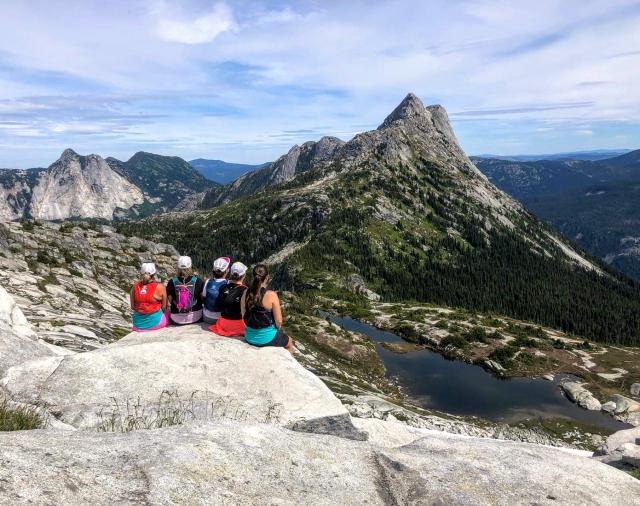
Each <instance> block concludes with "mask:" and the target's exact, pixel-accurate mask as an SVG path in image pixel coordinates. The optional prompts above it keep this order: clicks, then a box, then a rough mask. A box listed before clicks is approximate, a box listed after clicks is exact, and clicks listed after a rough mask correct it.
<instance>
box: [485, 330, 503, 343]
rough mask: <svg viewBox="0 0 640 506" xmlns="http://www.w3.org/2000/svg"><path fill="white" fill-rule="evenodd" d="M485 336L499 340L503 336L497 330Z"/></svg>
mask: <svg viewBox="0 0 640 506" xmlns="http://www.w3.org/2000/svg"><path fill="white" fill-rule="evenodd" d="M487 337H488V338H489V339H499V340H500V341H502V339H503V337H504V336H503V335H502V334H501V333H500V332H498V331H497V330H494V331H493V332H491V334H487Z"/></svg>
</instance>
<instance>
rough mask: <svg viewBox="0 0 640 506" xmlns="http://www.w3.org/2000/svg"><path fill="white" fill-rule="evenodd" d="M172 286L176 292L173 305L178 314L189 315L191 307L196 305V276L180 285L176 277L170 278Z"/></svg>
mask: <svg viewBox="0 0 640 506" xmlns="http://www.w3.org/2000/svg"><path fill="white" fill-rule="evenodd" d="M171 279H172V281H173V286H174V288H175V290H176V300H175V301H174V302H175V305H176V308H177V309H178V312H179V313H190V312H191V309H192V308H193V306H195V305H196V304H197V303H198V300H197V298H196V281H197V279H198V278H197V277H196V276H191V279H189V281H187V282H186V283H181V282H180V280H178V277H177V276H173V277H172V278H171Z"/></svg>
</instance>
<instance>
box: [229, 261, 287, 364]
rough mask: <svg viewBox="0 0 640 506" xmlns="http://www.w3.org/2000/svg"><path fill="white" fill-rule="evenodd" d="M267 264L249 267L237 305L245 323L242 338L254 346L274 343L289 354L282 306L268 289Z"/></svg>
mask: <svg viewBox="0 0 640 506" xmlns="http://www.w3.org/2000/svg"><path fill="white" fill-rule="evenodd" d="M268 284H269V272H268V271H267V266H266V265H264V264H258V265H256V266H255V267H254V268H253V277H252V279H251V286H250V287H249V289H248V290H247V291H245V293H244V296H243V297H242V301H241V302H240V308H241V311H242V318H243V320H244V324H245V332H244V338H245V341H247V342H248V343H249V344H252V345H254V346H277V347H281V348H286V349H287V350H288V351H289V352H290V353H292V354H293V339H291V337H289V336H288V335H287V334H286V333H285V332H284V330H282V309H281V308H280V299H279V298H278V294H277V293H276V292H274V291H273V290H269V289H268V288H267V285H268Z"/></svg>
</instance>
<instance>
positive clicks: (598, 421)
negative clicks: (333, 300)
mask: <svg viewBox="0 0 640 506" xmlns="http://www.w3.org/2000/svg"><path fill="white" fill-rule="evenodd" d="M323 316H329V318H330V319H331V320H332V321H333V322H334V323H336V324H337V325H340V326H341V327H343V328H345V329H347V330H352V331H356V332H360V333H362V334H365V335H367V336H369V337H370V338H371V340H372V341H374V342H375V343H378V344H377V346H376V348H377V351H378V354H379V355H380V358H381V359H382V361H383V362H384V365H385V367H386V369H387V375H388V376H389V377H391V378H394V379H395V380H396V381H397V382H398V384H400V385H401V386H402V387H403V388H404V390H405V391H406V393H407V394H408V395H409V396H410V397H411V398H412V399H413V400H414V401H415V402H417V403H418V404H419V405H420V406H422V407H424V408H428V409H435V410H438V411H443V412H445V413H451V414H456V415H467V416H478V417H481V418H485V419H488V420H493V421H496V422H505V423H513V422H518V421H521V420H524V419H530V418H534V417H542V418H557V417H562V418H568V419H572V420H577V421H580V422H583V423H586V424H589V425H595V426H597V427H601V428H605V429H608V430H621V429H625V428H628V427H629V426H628V425H626V424H624V423H621V422H618V421H617V420H615V419H613V418H612V417H610V416H608V415H606V414H604V413H601V412H599V411H588V410H585V409H582V408H580V407H578V406H577V405H576V404H574V403H573V402H571V401H569V400H568V399H567V398H566V397H565V396H564V395H563V394H562V392H561V390H560V388H559V387H558V385H557V384H556V383H554V382H551V381H547V380H544V379H533V378H511V379H501V378H497V377H495V376H493V375H492V374H490V373H489V372H487V371H485V370H484V369H483V368H482V367H480V366H477V365H472V364H468V363H466V362H462V361H459V360H449V359H446V358H444V357H443V356H442V355H440V354H438V353H435V352H432V351H430V350H426V349H422V350H418V351H412V352H410V353H394V352H392V351H389V350H387V349H385V348H383V347H382V346H380V343H382V342H389V343H392V342H395V343H399V342H403V339H402V338H401V337H399V336H397V335H395V334H393V333H391V332H385V331H382V330H379V329H377V328H375V327H373V326H371V325H367V324H365V323H362V322H359V321H357V320H353V319H351V318H349V317H344V318H341V317H337V316H332V315H325V314H324V313H323Z"/></svg>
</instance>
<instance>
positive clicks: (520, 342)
mask: <svg viewBox="0 0 640 506" xmlns="http://www.w3.org/2000/svg"><path fill="white" fill-rule="evenodd" d="M511 345H512V346H515V347H517V348H537V347H538V342H537V341H536V340H535V339H531V338H530V337H527V336H522V335H519V336H517V337H516V339H515V341H513V342H512V343H511Z"/></svg>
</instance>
